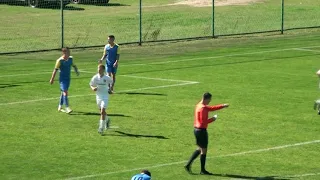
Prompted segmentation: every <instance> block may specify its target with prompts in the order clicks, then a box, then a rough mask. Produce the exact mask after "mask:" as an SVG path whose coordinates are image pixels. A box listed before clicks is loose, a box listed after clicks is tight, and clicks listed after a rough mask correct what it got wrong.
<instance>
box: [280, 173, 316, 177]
mask: <svg viewBox="0 0 320 180" xmlns="http://www.w3.org/2000/svg"><path fill="white" fill-rule="evenodd" d="M319 175H320V173H308V174H296V175H287V176H281V177H284V178H299V177H306V176H319Z"/></svg>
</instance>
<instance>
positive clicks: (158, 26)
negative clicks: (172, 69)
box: [0, 0, 320, 54]
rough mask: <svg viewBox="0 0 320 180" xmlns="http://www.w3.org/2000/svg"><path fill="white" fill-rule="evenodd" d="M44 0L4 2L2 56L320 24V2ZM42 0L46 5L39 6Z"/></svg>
mask: <svg viewBox="0 0 320 180" xmlns="http://www.w3.org/2000/svg"><path fill="white" fill-rule="evenodd" d="M42 1H43V2H42ZM42 1H41V0H29V1H27V0H25V2H24V1H23V0H19V1H17V0H10V1H7V2H4V3H2V4H1V5H0V9H1V17H0V18H1V22H2V26H1V34H0V35H1V42H0V45H1V47H2V48H1V52H0V54H8V53H17V52H29V51H45V50H54V49H59V48H61V47H63V46H69V47H71V48H83V47H100V46H101V47H102V46H103V45H104V44H105V43H106V38H107V35H109V34H114V35H115V36H116V40H117V42H118V43H119V44H132V43H135V44H139V45H141V44H143V43H145V42H159V41H174V40H183V39H196V38H217V37H219V36H233V35H245V34H256V33H269V32H275V33H279V34H283V33H285V31H287V30H294V29H310V28H320V1H318V0H305V1H302V2H298V1H292V2H285V1H284V0H278V1H275V0H272V1H270V2H268V1H266V2H260V3H259V2H258V3H251V4H247V5H229V6H222V5H221V1H219V0H212V2H211V3H210V4H209V6H207V7H193V6H189V5H178V4H166V5H165V4H161V3H159V2H158V3H154V4H153V3H151V1H150V0H149V1H147V0H145V1H147V3H144V1H143V0H135V1H128V0H127V1H125V0H124V1H121V2H124V3H115V2H109V3H108V4H106V3H105V2H104V3H103V2H102V3H99V2H96V1H92V2H89V3H86V4H72V3H70V4H68V5H67V6H65V4H64V3H66V2H65V0H56V4H54V3H52V2H54V1H55V0H51V1H50V2H49V0H42ZM63 1H64V2H63ZM88 1H90V0H87V2H88ZM209 1H211V0H209ZM30 2H31V3H33V4H31V5H33V6H39V7H38V8H30V7H27V6H26V4H25V3H29V5H30ZM40 2H42V3H45V4H42V5H45V6H40V5H41V4H40ZM126 2H127V3H126ZM49 3H50V5H49ZM58 3H59V5H58V6H57V4H58ZM310 3H311V4H310Z"/></svg>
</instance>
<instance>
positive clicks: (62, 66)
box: [55, 56, 74, 81]
mask: <svg viewBox="0 0 320 180" xmlns="http://www.w3.org/2000/svg"><path fill="white" fill-rule="evenodd" d="M71 66H74V63H73V57H72V56H69V58H68V59H67V60H64V59H63V58H62V57H60V58H59V59H57V61H56V65H55V68H56V69H59V71H60V77H59V80H60V81H61V80H68V79H70V74H71Z"/></svg>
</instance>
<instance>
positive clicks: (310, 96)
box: [0, 31, 320, 180]
mask: <svg viewBox="0 0 320 180" xmlns="http://www.w3.org/2000/svg"><path fill="white" fill-rule="evenodd" d="M319 42H320V32H319V31H314V32H313V33H303V32H302V33H301V34H299V33H297V34H291V35H286V36H269V37H242V38H240V37H239V38H233V39H229V38H222V39H215V40H199V41H190V42H177V43H165V44H163V43H159V44H149V45H145V46H142V47H137V46H122V53H121V59H120V61H121V62H120V65H119V69H118V79H117V83H116V87H115V91H116V93H115V94H113V95H111V96H110V102H109V107H108V113H109V117H110V118H111V126H112V127H113V128H112V129H110V130H108V131H107V132H106V133H105V136H100V135H99V134H98V133H97V128H98V120H99V114H98V110H97V107H96V103H95V94H94V92H92V91H91V89H90V88H89V85H88V83H89V81H90V78H91V77H92V76H93V75H94V74H95V73H96V70H97V59H98V58H100V57H101V55H102V49H86V50H72V51H71V54H72V55H73V56H74V60H75V63H76V64H77V66H78V67H79V69H80V72H81V74H80V76H79V77H77V76H76V75H75V73H74V72H72V80H71V87H70V89H69V95H70V99H69V102H70V106H71V108H72V109H73V110H74V112H73V113H71V114H70V115H68V114H65V113H59V112H57V105H58V101H59V100H58V99H59V94H60V92H59V85H58V81H57V78H56V81H55V83H54V84H53V85H50V84H49V79H50V76H51V73H52V70H53V68H54V64H55V60H56V59H57V58H58V57H59V56H60V52H45V53H34V54H32V53H30V54H16V55H8V56H4V55H3V56H0V70H1V71H0V79H1V84H0V88H1V95H0V107H1V109H0V119H1V121H0V128H1V137H2V138H1V142H0V143H1V147H0V150H1V157H0V161H1V165H0V179H19V180H23V179H28V180H29V179H52V180H58V179H59V180H61V179H69V180H71V179H88V180H91V179H92V180H96V179H107V180H120V179H121V180H122V179H123V180H125V179H130V178H131V176H132V175H134V174H136V173H138V172H139V171H140V170H141V169H144V168H147V169H149V170H150V171H151V173H152V179H154V180H166V179H168V180H169V179H179V180H180V179H181V180H197V179H199V180H202V179H234V178H235V179H237V178H238V179H314V180H316V179H319V178H320V166H319V162H320V156H319V150H320V133H319V132H320V121H319V116H318V115H317V112H316V111H315V110H313V102H314V100H315V99H317V98H319V96H320V95H319V89H318V83H319V80H318V78H317V76H316V75H315V72H316V71H317V70H318V69H319V68H320V60H319V57H320V56H319V55H320V43H319ZM206 91H209V92H211V93H212V94H213V100H212V102H211V104H219V103H229V104H230V107H229V108H226V109H223V110H220V111H217V112H216V114H218V115H219V119H218V120H217V122H215V123H213V124H211V125H210V126H209V128H208V132H209V147H208V159H207V165H206V166H207V169H208V170H209V171H212V172H213V173H214V175H213V176H202V175H199V174H198V173H199V171H200V162H199V160H196V161H195V163H194V165H193V167H192V170H193V172H194V173H195V174H194V175H189V174H188V173H186V172H185V170H184V168H183V165H184V164H185V162H186V161H187V160H188V158H189V156H190V155H191V153H192V152H193V151H194V149H195V148H196V146H195V140H194V137H193V112H194V106H195V104H196V103H197V102H198V101H199V100H200V99H201V96H202V94H203V93H204V92H206ZM213 114H214V113H212V115H213Z"/></svg>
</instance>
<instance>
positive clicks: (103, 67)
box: [98, 64, 106, 70]
mask: <svg viewBox="0 0 320 180" xmlns="http://www.w3.org/2000/svg"><path fill="white" fill-rule="evenodd" d="M98 67H99V68H102V69H104V70H105V69H106V66H105V65H103V64H99V65H98Z"/></svg>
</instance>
